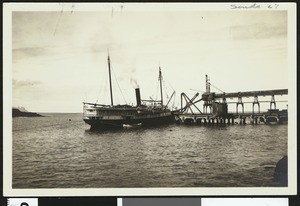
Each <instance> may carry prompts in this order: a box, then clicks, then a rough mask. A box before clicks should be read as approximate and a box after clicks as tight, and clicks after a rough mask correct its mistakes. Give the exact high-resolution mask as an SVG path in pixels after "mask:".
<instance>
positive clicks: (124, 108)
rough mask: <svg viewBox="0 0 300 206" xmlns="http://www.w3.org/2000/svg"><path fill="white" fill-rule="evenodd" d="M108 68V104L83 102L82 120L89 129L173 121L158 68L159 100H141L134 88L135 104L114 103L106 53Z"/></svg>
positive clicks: (138, 90)
mask: <svg viewBox="0 0 300 206" xmlns="http://www.w3.org/2000/svg"><path fill="white" fill-rule="evenodd" d="M107 60H108V70H109V84H110V99H111V104H110V105H104V104H95V103H88V102H83V120H84V122H86V123H87V124H89V125H90V126H91V130H99V129H100V130H101V129H107V128H123V126H124V125H141V126H157V125H163V124H170V123H174V122H175V117H174V115H173V114H172V112H171V110H170V109H168V107H167V105H168V103H169V102H170V100H171V99H172V97H173V95H174V94H175V92H173V94H172V96H171V97H170V99H169V101H168V103H167V104H166V105H164V104H163V93H162V73H161V68H159V83H160V93H161V99H160V100H141V95H140V89H139V88H136V89H135V94H136V106H131V105H128V104H125V105H114V104H113V95H112V81H111V68H110V57H109V55H108V59H107Z"/></svg>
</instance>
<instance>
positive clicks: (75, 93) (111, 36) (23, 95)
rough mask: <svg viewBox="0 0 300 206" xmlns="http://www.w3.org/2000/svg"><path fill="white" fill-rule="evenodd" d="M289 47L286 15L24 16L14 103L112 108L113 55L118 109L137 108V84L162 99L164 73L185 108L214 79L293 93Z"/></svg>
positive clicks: (234, 86)
mask: <svg viewBox="0 0 300 206" xmlns="http://www.w3.org/2000/svg"><path fill="white" fill-rule="evenodd" d="M287 49H288V48H287V12H286V11H201V10H199V11H197V10H193V11H183V10H182V11H180V10H178V11H174V10H173V11H167V10H166V11H163V10H157V11H154V10H149V11H130V10H126V7H120V8H119V7H117V8H114V9H112V10H107V11H77V10H76V11H63V10H59V11H50V12H48V11H14V12H13V15H12V55H13V58H12V61H13V62H12V76H13V80H12V83H13V106H22V107H25V108H26V109H27V110H28V111H33V112H82V102H83V101H87V102H93V103H96V102H97V103H104V104H110V96H109V83H108V65H107V56H108V53H109V55H110V59H111V65H112V74H113V76H112V80H113V93H114V94H113V96H114V103H115V104H125V103H127V104H136V100H135V91H134V89H135V88H136V87H139V88H140V90H141V97H142V99H150V97H151V98H152V99H156V98H159V93H158V70H159V67H161V69H162V74H163V83H164V91H165V92H164V98H165V100H164V102H166V101H167V97H170V96H171V94H172V92H173V90H175V91H176V95H175V97H176V98H175V100H174V101H175V102H174V101H173V100H172V101H171V103H170V105H171V104H172V105H175V106H178V105H179V104H180V93H181V92H185V93H186V94H188V95H189V96H193V95H194V94H195V93H196V91H195V90H199V91H204V90H205V74H207V75H208V76H209V77H210V81H211V84H212V85H214V86H215V87H217V88H218V89H220V90H221V91H224V92H238V91H255V90H269V89H287V88H288V55H287ZM120 90H121V91H120ZM211 91H213V92H220V91H219V90H217V89H215V88H213V87H212V88H211ZM247 101H252V99H251V100H247Z"/></svg>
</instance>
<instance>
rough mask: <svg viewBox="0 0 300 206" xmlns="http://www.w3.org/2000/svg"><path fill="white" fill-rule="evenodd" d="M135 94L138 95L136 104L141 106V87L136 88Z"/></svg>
mask: <svg viewBox="0 0 300 206" xmlns="http://www.w3.org/2000/svg"><path fill="white" fill-rule="evenodd" d="M135 96H136V105H137V106H141V94H140V88H136V89H135Z"/></svg>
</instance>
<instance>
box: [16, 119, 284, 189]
mask: <svg viewBox="0 0 300 206" xmlns="http://www.w3.org/2000/svg"><path fill="white" fill-rule="evenodd" d="M43 115H45V116H46V117H31V118H26V117H17V118H13V162H12V163H13V164H12V166H13V174H12V177H13V179H12V183H13V185H12V187H13V188H110V187H119V188H122V187H273V186H278V183H276V182H275V181H274V180H273V175H274V169H275V166H276V163H277V162H278V160H280V159H281V158H282V157H283V156H284V155H286V154H287V125H230V126H223V127H220V126H210V127H207V126H206V127H204V126H186V125H175V124H174V125H168V126H164V127H159V128H140V127H130V128H125V129H123V130H117V131H98V132H97V131H90V130H89V126H88V125H86V124H85V123H84V122H83V121H82V115H81V114H43Z"/></svg>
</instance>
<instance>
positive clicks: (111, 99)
mask: <svg viewBox="0 0 300 206" xmlns="http://www.w3.org/2000/svg"><path fill="white" fill-rule="evenodd" d="M107 61H108V74H109V87H110V102H111V106H113V105H114V101H113V93H112V85H111V72H110V59H109V52H108V57H107Z"/></svg>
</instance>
